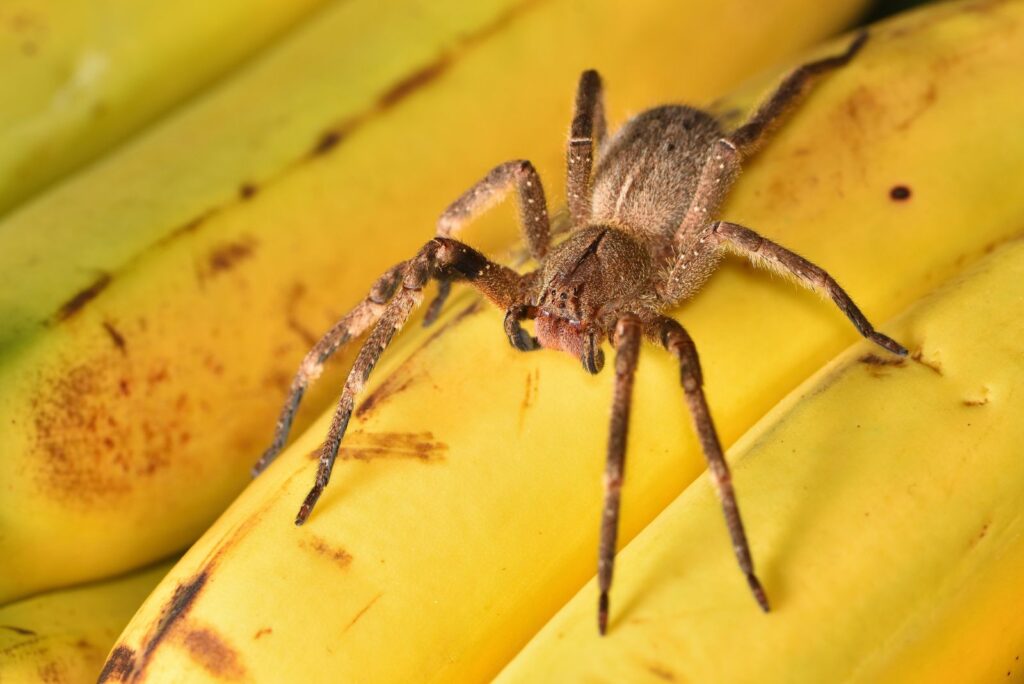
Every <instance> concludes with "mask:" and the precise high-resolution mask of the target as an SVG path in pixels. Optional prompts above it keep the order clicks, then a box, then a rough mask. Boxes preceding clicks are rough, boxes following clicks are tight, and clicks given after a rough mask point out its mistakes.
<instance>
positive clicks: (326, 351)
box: [252, 264, 403, 477]
mask: <svg viewBox="0 0 1024 684" xmlns="http://www.w3.org/2000/svg"><path fill="white" fill-rule="evenodd" d="M402 267H403V264H399V265H397V266H393V267H391V268H390V269H388V271H387V272H386V273H384V275H382V276H381V277H380V278H378V279H377V282H376V283H374V285H373V287H371V288H370V293H369V294H368V295H367V297H366V299H364V300H363V301H361V302H360V303H359V304H357V305H356V306H355V308H353V309H352V310H351V311H349V312H348V313H347V314H345V316H344V317H343V318H342V319H341V320H340V321H338V322H337V323H335V324H334V327H332V328H331V329H330V330H329V331H327V333H326V334H325V335H324V336H323V337H322V338H321V339H320V341H319V342H317V343H316V344H315V345H314V346H313V348H312V349H310V350H309V352H308V353H307V354H306V356H305V358H303V359H302V364H301V365H300V366H299V370H298V371H297V372H296V373H295V377H294V378H292V384H291V386H290V387H289V389H288V397H287V399H285V402H284V407H283V408H282V409H281V415H280V416H279V417H278V419H277V426H276V427H275V429H274V440H273V442H271V444H270V446H269V447H268V448H267V450H266V451H264V452H263V455H262V456H260V459H259V461H257V462H256V465H254V466H253V468H252V476H253V477H256V476H257V475H259V474H260V473H262V472H263V471H264V470H265V469H266V468H267V466H269V465H270V463H271V462H272V461H273V460H274V459H275V458H276V457H277V455H278V454H279V453H280V452H281V449H283V448H284V445H285V442H287V441H288V432H289V431H290V430H291V427H292V421H293V420H294V418H295V412H296V411H297V410H298V408H299V402H301V401H302V396H303V395H304V394H305V393H306V389H307V388H308V387H309V385H310V383H311V382H313V381H314V380H316V379H317V378H318V377H320V373H321V372H323V367H324V364H325V363H326V362H327V360H328V359H329V358H330V357H331V356H332V355H333V354H334V352H336V351H338V349H339V348H340V347H341V345H343V344H345V343H346V342H348V341H349V340H351V339H352V338H354V337H359V336H360V335H362V334H363V333H364V332H366V330H367V329H369V328H370V326H372V325H373V324H374V323H376V322H377V321H378V319H380V317H381V316H382V315H383V313H384V311H385V308H386V307H385V305H386V304H387V302H388V301H389V300H390V299H391V297H392V296H393V295H394V292H395V289H396V288H397V287H398V283H399V280H400V277H401V274H402Z"/></svg>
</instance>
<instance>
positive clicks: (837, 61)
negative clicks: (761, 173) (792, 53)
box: [670, 32, 868, 282]
mask: <svg viewBox="0 0 1024 684" xmlns="http://www.w3.org/2000/svg"><path fill="white" fill-rule="evenodd" d="M867 39H868V34H867V33H866V32H862V33H859V34H858V35H857V37H856V38H854V39H853V41H852V42H851V43H850V45H849V46H848V47H847V48H846V51H845V52H843V53H842V54H840V55H833V56H831V57H825V58H824V59H819V60H817V61H815V62H809V63H807V64H804V65H803V66H800V67H797V68H796V69H794V70H793V71H792V72H790V74H789V75H788V76H786V78H785V79H783V81H782V83H781V84H779V86H778V87H777V88H776V89H775V91H774V92H773V93H772V94H771V95H770V96H769V97H768V99H767V100H765V101H764V102H763V103H762V104H761V106H760V107H758V108H757V111H756V112H755V113H754V114H753V116H751V117H750V119H749V120H748V121H747V122H746V123H745V124H743V125H742V126H740V127H739V128H737V129H736V130H735V131H733V132H732V133H731V134H729V135H727V136H726V137H724V138H720V139H719V140H717V141H716V142H715V144H714V145H712V147H711V149H710V150H709V151H708V155H707V157H706V159H705V161H704V165H703V166H702V167H701V175H700V179H699V180H698V181H697V187H696V189H695V191H694V194H693V197H692V199H691V200H690V206H689V209H688V210H687V212H686V215H685V217H684V218H683V221H682V223H681V224H680V226H679V228H678V229H677V230H676V234H675V236H674V244H675V245H676V247H677V248H678V247H680V246H681V245H683V244H685V243H687V242H689V240H690V238H693V237H694V236H696V235H698V234H699V233H700V232H701V231H702V230H703V229H704V228H705V227H707V225H708V223H709V222H710V221H711V219H712V217H713V216H715V215H716V213H717V212H718V209H719V207H720V206H721V204H722V202H723V201H724V200H725V196H726V193H727V192H728V190H729V188H730V186H732V184H733V182H734V181H735V180H736V177H737V176H738V175H739V172H740V165H741V164H742V162H743V160H744V159H746V158H748V157H750V156H751V155H752V154H754V153H755V152H757V150H758V149H760V148H761V146H762V145H763V144H764V143H765V142H766V141H767V140H768V139H769V138H770V137H771V134H772V133H774V131H775V130H776V129H777V128H778V126H779V124H781V123H782V121H783V119H784V118H785V116H786V114H788V113H789V112H790V111H792V109H793V108H794V107H795V106H796V105H797V104H798V103H799V102H800V100H802V99H803V98H804V96H806V95H807V93H809V92H810V90H811V86H812V85H814V83H815V82H817V80H818V79H819V78H820V77H821V76H822V75H824V74H826V73H828V72H830V71H832V70H834V69H838V68H839V67H842V66H844V65H846V64H847V63H848V62H849V61H850V60H851V59H853V56H854V55H856V54H857V52H858V51H859V50H860V49H861V47H862V46H863V45H864V43H865V42H866V41H867ZM679 266H680V265H678V264H677V268H679ZM683 275H685V274H684V273H682V272H681V271H678V272H676V271H674V272H673V276H674V278H673V279H672V280H671V281H670V282H675V279H676V278H680V277H682V276H683Z"/></svg>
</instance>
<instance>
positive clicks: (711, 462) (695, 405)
mask: <svg viewBox="0 0 1024 684" xmlns="http://www.w3.org/2000/svg"><path fill="white" fill-rule="evenodd" d="M647 333H648V335H649V336H650V337H653V338H656V339H658V341H659V342H661V344H662V345H663V346H664V347H665V349H667V350H668V351H669V353H671V354H672V355H673V356H675V357H676V359H678V361H679V368H680V380H681V382H682V385H683V391H684V392H685V393H686V403H687V406H688V407H689V409H690V415H691V416H692V417H693V424H694V427H695V429H696V431H697V437H698V439H699V440H700V445H701V449H702V450H703V451H704V457H705V458H706V459H707V462H708V468H709V470H710V471H711V478H712V482H714V485H715V490H716V491H717V492H718V500H719V501H720V502H721V504H722V512H723V513H724V514H725V523H726V525H727V526H728V528H729V537H730V538H731V539H732V548H733V551H734V552H735V553H736V560H737V561H739V565H740V570H742V571H743V574H744V576H746V578H747V584H748V585H749V586H750V590H751V592H752V593H753V594H754V598H755V599H756V600H757V603H758V605H759V606H761V610H763V611H765V612H768V610H769V607H768V597H767V596H765V593H764V589H763V588H762V586H761V582H760V581H759V580H758V579H757V575H755V574H754V560H753V558H752V557H751V555H750V547H749V545H748V544H747V535H746V533H745V532H744V531H743V521H742V519H741V518H740V509H739V506H738V505H737V503H736V492H735V491H734V490H733V486H732V477H731V475H730V474H729V466H728V465H727V464H726V462H725V456H724V455H723V454H722V445H721V443H720V442H719V441H718V433H717V432H716V431H715V424H714V422H712V420H711V413H710V412H709V411H708V403H707V400H706V399H705V398H704V390H703V384H704V380H703V377H702V375H701V370H700V360H699V359H698V357H697V347H696V345H694V343H693V339H692V338H691V337H690V335H689V334H688V333H687V332H686V330H685V329H684V328H683V326H681V325H680V324H679V323H678V322H676V321H675V320H673V319H671V318H668V317H667V316H658V317H657V318H655V319H654V320H653V321H652V322H651V324H650V325H649V326H648V329H647Z"/></svg>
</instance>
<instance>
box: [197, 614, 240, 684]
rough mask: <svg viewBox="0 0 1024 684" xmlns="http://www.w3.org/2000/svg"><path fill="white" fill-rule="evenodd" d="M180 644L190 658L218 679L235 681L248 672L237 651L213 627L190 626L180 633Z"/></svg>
mask: <svg viewBox="0 0 1024 684" xmlns="http://www.w3.org/2000/svg"><path fill="white" fill-rule="evenodd" d="M181 644H182V646H184V647H185V650H186V651H188V654H189V656H190V657H191V658H192V660H194V661H196V662H197V663H199V665H201V666H202V668H203V669H204V670H206V671H207V672H209V673H210V674H211V675H213V676H215V677H217V678H219V679H226V680H229V681H237V680H239V679H244V678H245V677H246V676H247V674H248V673H247V672H246V669H245V666H244V665H242V662H241V658H240V657H239V655H238V651H236V650H235V649H234V648H232V647H231V646H230V645H229V644H228V642H227V641H226V640H225V639H224V637H222V636H221V635H219V634H217V632H215V631H214V630H213V629H210V628H208V627H192V628H190V629H188V630H187V631H185V633H184V634H183V635H182V637H181Z"/></svg>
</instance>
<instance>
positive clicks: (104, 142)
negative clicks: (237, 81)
mask: <svg viewBox="0 0 1024 684" xmlns="http://www.w3.org/2000/svg"><path fill="white" fill-rule="evenodd" d="M322 4H324V0H297V1H292V2H279V1H278V0H259V1H258V2H246V1H244V0H223V1H221V2H216V3H209V2H205V1H204V0H184V1H183V2H175V3H174V4H173V5H169V4H164V3H144V2H132V1H131V0H107V1H106V2H103V3H89V2H80V1H78V2H75V1H69V2H52V1H51V2H40V1H39V0H8V1H7V2H4V3H3V4H2V5H0V73H2V74H3V75H4V79H3V87H4V97H2V98H0V215H2V214H4V213H6V212H7V211H10V210H11V209H12V208H13V207H15V206H16V205H17V204H18V203H19V202H21V201H23V200H25V199H26V198H27V197H29V196H30V195H32V194H34V193H36V192H38V191H40V190H42V189H43V188H45V187H46V186H47V185H48V184H50V183H53V182H55V181H57V180H58V179H60V178H61V177H62V176H65V175H67V174H68V173H70V172H72V171H73V170H75V169H76V168H78V167H81V166H83V165H85V164H86V163H88V162H89V161H90V160H92V159H94V158H96V157H97V156H99V155H100V154H102V153H103V152H104V151H105V150H107V149H108V148H110V147H112V146H113V145H115V144H117V143H118V142H120V141H121V140H122V139H124V138H126V137H128V136H129V135H131V134H132V133H134V132H135V131H137V130H138V129H140V128H141V127H143V126H144V125H145V124H146V123H148V122H149V121H151V120H153V119H154V118H156V117H157V116H159V115H160V114H161V113H162V112H164V111H165V110H167V109H168V108H170V107H172V106H174V105H175V104H177V103H178V102H180V101H182V100H184V99H186V98H187V97H189V96H190V95H192V94H193V93H195V92H196V91H199V90H201V89H202V88H204V87H205V86H207V85H209V84H210V83H211V82H212V81H214V80H215V79H217V78H218V77H220V76H221V75H223V74H224V73H226V72H228V71H230V70H231V69H232V68H235V67H237V65H238V64H240V63H241V62H242V61H244V60H245V59H246V58H247V57H249V56H250V55H251V54H252V53H254V52H256V51H257V50H258V49H259V48H260V47H261V46H263V45H264V44H265V43H267V42H269V41H271V40H273V39H274V38H275V37H277V36H278V35H280V34H282V33H284V32H285V31H287V30H288V29H289V28H291V27H292V26H293V25H294V24H296V23H297V22H299V21H300V20H301V19H303V18H304V17H305V16H307V15H309V14H310V13H311V12H312V11H313V10H314V9H316V8H317V6H319V5H322Z"/></svg>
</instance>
